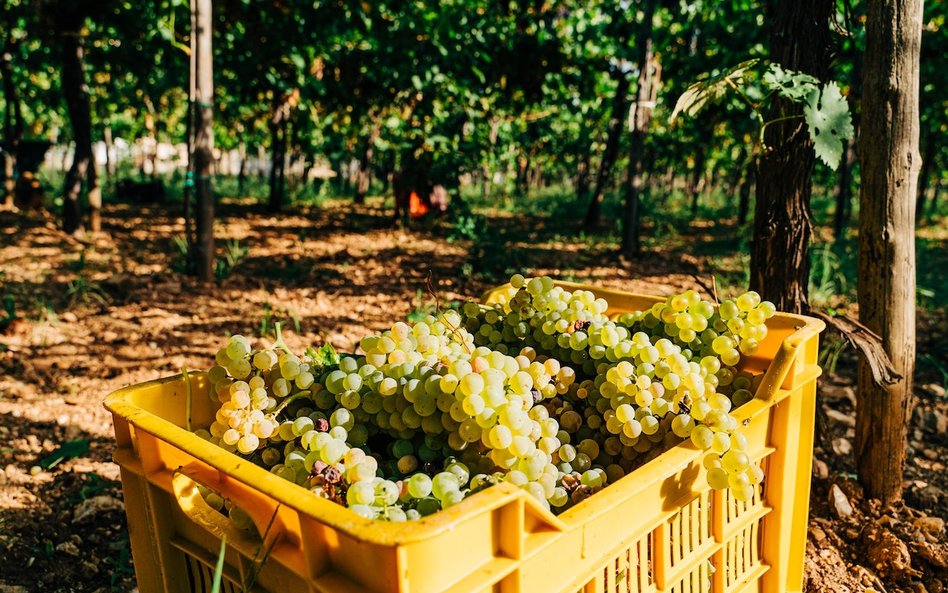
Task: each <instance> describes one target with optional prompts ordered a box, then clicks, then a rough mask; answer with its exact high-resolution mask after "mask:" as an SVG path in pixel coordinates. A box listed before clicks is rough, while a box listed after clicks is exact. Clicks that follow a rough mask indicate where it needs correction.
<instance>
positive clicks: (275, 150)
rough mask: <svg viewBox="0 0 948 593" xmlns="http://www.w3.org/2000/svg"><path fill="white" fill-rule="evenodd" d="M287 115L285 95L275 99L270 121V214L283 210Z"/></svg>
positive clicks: (287, 107)
mask: <svg viewBox="0 0 948 593" xmlns="http://www.w3.org/2000/svg"><path fill="white" fill-rule="evenodd" d="M288 115H289V105H288V104H287V101H286V96H285V95H280V96H279V97H278V98H277V99H276V106H275V107H274V109H273V117H272V118H271V120H270V149H271V152H272V157H271V161H272V163H271V165H270V201H269V207H270V211H271V212H279V211H280V210H282V209H283V189H284V184H283V179H284V170H285V168H286V120H287V116H288Z"/></svg>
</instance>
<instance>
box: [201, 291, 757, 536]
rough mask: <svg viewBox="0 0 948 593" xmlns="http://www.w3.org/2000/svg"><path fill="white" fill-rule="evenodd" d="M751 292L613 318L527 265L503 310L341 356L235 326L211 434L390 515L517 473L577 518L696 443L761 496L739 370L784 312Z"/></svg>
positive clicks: (319, 487)
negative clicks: (742, 412)
mask: <svg viewBox="0 0 948 593" xmlns="http://www.w3.org/2000/svg"><path fill="white" fill-rule="evenodd" d="M748 295H750V296H748ZM748 295H742V296H741V297H739V298H738V299H737V300H736V301H733V302H732V301H726V302H725V304H722V306H721V308H720V309H718V310H715V309H714V308H713V307H712V306H711V304H710V303H707V302H705V301H702V300H701V299H700V297H698V295H697V293H695V292H693V291H689V292H686V293H684V294H682V295H676V296H675V297H672V298H669V299H668V300H666V301H665V302H664V303H659V304H657V305H656V306H654V307H652V308H651V309H650V310H648V311H643V312H637V313H631V314H628V315H625V316H623V317H622V318H621V319H620V320H619V321H618V322H614V321H612V320H610V319H609V318H608V317H607V315H606V311H607V309H608V304H607V303H606V301H604V300H603V299H600V298H596V297H595V295H593V293H591V292H588V291H582V290H579V291H573V292H571V291H568V290H564V289H563V288H561V287H557V286H555V285H554V284H553V281H552V280H550V279H549V278H545V277H544V278H532V279H525V278H523V277H522V276H519V275H517V276H514V277H513V278H512V279H511V287H510V288H509V290H507V291H505V292H502V293H501V294H500V295H499V298H498V299H497V300H498V302H497V303H496V304H494V305H491V306H483V305H478V304H475V303H468V304H466V305H465V306H464V307H463V308H462V310H461V312H460V313H458V312H455V311H448V312H445V313H443V314H439V315H437V316H428V317H427V318H425V319H423V320H422V321H419V322H417V323H414V324H407V323H403V322H398V323H395V324H394V325H393V326H392V327H391V328H390V329H389V330H387V331H385V332H382V333H381V334H379V335H375V336H368V337H366V338H364V339H363V340H362V341H361V342H360V348H361V350H362V352H363V353H362V354H361V355H358V356H345V357H343V358H341V359H336V362H334V363H333V364H328V363H326V361H325V360H323V361H322V362H319V363H318V362H317V357H315V356H314V351H312V350H308V351H307V354H305V355H302V356H298V355H295V354H293V353H292V352H290V350H289V348H287V347H286V345H285V343H284V342H283V341H282V339H281V338H280V337H279V336H278V339H277V343H276V344H275V345H274V346H272V347H270V348H265V349H262V350H258V351H253V350H252V349H251V346H250V343H249V341H248V340H247V339H246V338H243V337H241V336H233V337H232V338H230V339H229V340H228V341H227V343H226V345H225V346H224V347H223V348H222V349H221V350H220V351H219V352H218V353H217V360H216V361H217V364H216V365H215V366H214V367H213V368H212V369H211V370H210V371H209V373H208V377H209V380H210V382H211V384H212V389H211V392H212V396H213V397H215V398H216V399H217V400H218V401H220V408H219V409H218V411H217V414H216V416H215V419H214V421H213V422H212V424H211V425H210V427H209V429H208V430H203V429H201V430H199V431H198V432H199V433H201V434H202V436H205V438H208V439H209V440H211V441H212V442H215V443H217V444H219V445H220V446H222V447H224V448H225V449H228V450H231V451H236V452H238V453H239V454H242V455H244V456H246V457H248V458H250V459H252V460H253V461H254V462H256V463H258V464H260V465H261V466H263V467H265V468H267V469H269V471H271V472H273V473H274V474H276V475H278V476H280V477H282V478H285V479H287V480H290V481H293V482H295V483H297V484H300V485H302V486H304V487H307V488H309V489H310V490H311V491H313V492H314V493H316V494H317V495H319V496H323V497H325V498H328V499H330V500H334V501H336V502H338V503H340V504H343V505H346V506H348V507H349V508H351V509H352V510H353V511H355V512H357V513H359V514H360V515H363V516H365V517H371V518H377V519H383V520H390V521H403V520H410V519H416V518H418V517H421V516H424V515H427V514H430V513H433V512H436V511H438V510H440V509H444V508H448V507H450V506H453V505H455V504H457V503H459V502H460V501H461V500H463V499H464V498H465V497H466V496H467V495H469V494H470V493H472V492H476V491H478V490H480V489H482V488H485V487H487V486H489V485H491V484H495V483H498V482H501V481H504V482H508V483H511V484H514V485H516V486H518V487H520V488H522V489H524V490H525V491H526V492H528V493H529V494H530V495H532V496H533V497H535V498H536V500H537V501H539V502H540V504H542V505H544V506H546V507H547V508H550V509H552V510H553V511H554V512H560V511H562V510H564V509H566V508H569V507H570V506H572V505H574V504H577V503H578V502H580V501H581V500H583V499H584V498H585V497H587V496H589V495H590V494H592V493H594V492H596V491H598V490H599V489H601V488H603V487H605V486H607V485H608V484H611V483H613V482H615V481H616V480H618V479H620V478H621V477H623V476H624V475H625V474H627V473H629V472H631V471H632V470H633V469H635V468H636V467H638V466H639V465H641V464H642V463H643V462H644V461H647V460H648V459H650V458H652V457H654V456H656V455H658V454H660V453H661V452H662V451H664V450H665V449H667V448H668V447H669V446H672V445H674V444H675V443H677V442H680V441H681V440H682V439H690V440H691V441H692V442H693V443H694V444H695V445H696V446H697V447H699V448H701V449H703V450H707V451H712V452H713V453H714V454H713V455H710V456H708V458H707V459H706V460H705V465H706V467H707V468H708V480H709V483H710V484H711V486H712V487H714V488H731V489H732V490H733V492H734V496H735V497H736V498H738V499H741V500H746V499H749V498H750V497H751V496H752V495H753V493H754V488H755V486H756V484H758V483H759V482H760V480H761V479H762V474H761V472H760V469H759V468H757V466H755V465H754V464H753V463H751V461H750V459H749V457H748V455H747V439H746V438H745V437H744V436H743V435H742V434H741V433H740V430H739V428H740V427H739V426H738V423H737V421H736V420H735V419H734V417H733V416H732V415H731V414H730V412H731V408H732V407H733V406H734V405H740V403H742V402H743V401H746V399H749V397H750V395H749V394H750V393H751V389H753V388H754V387H755V382H756V381H758V380H759V377H757V378H755V377H753V376H751V375H750V374H748V373H745V372H742V371H737V369H736V368H735V367H736V365H737V364H738V362H739V361H740V357H741V356H742V355H746V354H749V353H752V352H753V351H754V349H755V348H756V345H757V342H759V341H760V340H762V339H763V338H764V336H765V335H766V326H765V325H764V323H765V322H766V319H767V318H769V317H770V316H772V315H773V308H772V305H770V304H769V303H761V302H760V299H759V297H757V296H756V295H755V294H754V293H748ZM561 361H562V362H561Z"/></svg>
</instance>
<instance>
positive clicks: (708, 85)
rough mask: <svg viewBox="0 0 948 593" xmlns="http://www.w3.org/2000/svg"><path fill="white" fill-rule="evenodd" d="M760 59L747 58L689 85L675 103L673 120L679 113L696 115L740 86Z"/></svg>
mask: <svg viewBox="0 0 948 593" xmlns="http://www.w3.org/2000/svg"><path fill="white" fill-rule="evenodd" d="M758 61H759V60H757V59H753V60H747V61H746V62H741V63H740V64H738V65H737V66H734V67H733V68H731V69H729V70H725V71H724V72H721V73H719V74H717V75H715V76H711V77H709V78H707V79H705V80H700V81H698V82H696V83H694V84H693V85H691V86H689V87H688V88H687V89H686V90H685V92H684V93H682V94H681V96H680V97H678V101H677V102H676V103H675V109H674V111H672V114H671V121H675V118H676V117H678V114H679V113H684V114H685V115H688V116H691V117H694V116H696V115H698V113H700V112H701V110H702V109H704V108H705V107H706V106H707V105H708V103H712V102H714V101H718V100H720V99H721V98H722V97H723V96H724V95H726V94H727V91H728V90H729V89H731V88H732V85H734V86H740V85H742V84H743V83H744V76H745V75H746V74H747V71H748V70H750V69H751V68H753V67H754V66H755V65H756V64H757V62H758Z"/></svg>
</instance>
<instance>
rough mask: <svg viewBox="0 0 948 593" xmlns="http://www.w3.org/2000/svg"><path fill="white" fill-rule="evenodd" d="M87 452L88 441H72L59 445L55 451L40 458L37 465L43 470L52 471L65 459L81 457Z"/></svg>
mask: <svg viewBox="0 0 948 593" xmlns="http://www.w3.org/2000/svg"><path fill="white" fill-rule="evenodd" d="M88 452H89V441H88V440H86V439H73V440H71V441H66V442H65V443H63V444H62V445H60V446H59V447H58V448H57V449H56V450H55V451H53V452H52V453H50V454H49V455H47V456H46V457H44V458H42V459H41V460H40V461H39V463H38V464H37V465H39V466H40V467H42V468H43V469H52V468H54V467H56V466H57V465H59V464H60V463H61V462H63V461H66V460H67V459H74V458H76V457H82V456H83V455H85V454H86V453H88Z"/></svg>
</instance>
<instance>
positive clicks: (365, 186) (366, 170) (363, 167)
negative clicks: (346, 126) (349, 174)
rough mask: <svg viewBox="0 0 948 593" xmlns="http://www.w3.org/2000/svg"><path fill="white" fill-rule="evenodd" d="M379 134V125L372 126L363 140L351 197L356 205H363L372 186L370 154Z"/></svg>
mask: <svg viewBox="0 0 948 593" xmlns="http://www.w3.org/2000/svg"><path fill="white" fill-rule="evenodd" d="M379 133H381V125H380V124H374V125H373V126H372V129H371V131H370V132H369V136H368V138H366V139H365V148H364V149H363V150H362V158H361V159H359V169H358V171H357V172H356V184H355V185H356V190H355V194H353V197H352V201H353V202H354V203H356V204H365V196H367V195H368V193H369V187H370V186H371V184H372V156H373V155H372V153H373V152H374V149H375V139H376V137H377V136H378V135H379Z"/></svg>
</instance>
